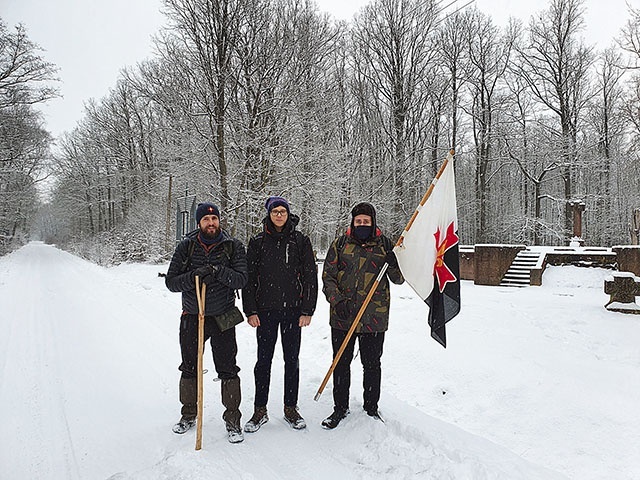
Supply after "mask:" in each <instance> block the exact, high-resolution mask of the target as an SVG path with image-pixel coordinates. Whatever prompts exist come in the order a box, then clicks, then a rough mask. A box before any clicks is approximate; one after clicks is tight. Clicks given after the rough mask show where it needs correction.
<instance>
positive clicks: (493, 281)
mask: <svg viewBox="0 0 640 480" xmlns="http://www.w3.org/2000/svg"><path fill="white" fill-rule="evenodd" d="M526 248H527V247H526V246H525V245H476V246H475V255H474V279H473V283H475V284H476V285H500V281H501V280H502V277H504V274H505V273H507V270H509V267H510V266H511V263H512V262H513V259H514V258H516V255H517V254H518V252H519V251H520V250H525V249H526Z"/></svg>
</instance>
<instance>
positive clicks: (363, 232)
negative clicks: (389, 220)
mask: <svg viewBox="0 0 640 480" xmlns="http://www.w3.org/2000/svg"><path fill="white" fill-rule="evenodd" d="M371 232H373V226H371V225H358V226H357V227H354V228H353V236H354V237H356V238H357V239H358V240H360V241H361V242H364V241H365V240H366V239H367V238H369V237H370V236H371Z"/></svg>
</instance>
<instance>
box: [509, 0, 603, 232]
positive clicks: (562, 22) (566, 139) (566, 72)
mask: <svg viewBox="0 0 640 480" xmlns="http://www.w3.org/2000/svg"><path fill="white" fill-rule="evenodd" d="M583 3H584V2H583V0H551V2H550V5H549V8H548V9H547V10H544V11H543V12H542V13H541V14H540V16H538V17H537V18H534V19H532V20H531V22H530V24H529V35H528V43H527V45H526V48H524V49H521V50H520V57H519V66H520V70H519V74H520V76H521V77H522V78H524V79H525V80H526V81H527V84H528V85H529V88H531V90H532V92H533V93H534V95H535V97H536V98H537V99H538V100H539V101H540V102H541V103H542V104H543V105H544V106H545V107H546V108H547V109H549V111H551V112H553V114H555V115H556V116H557V119H558V122H559V129H558V134H557V135H558V139H559V147H558V149H559V156H560V157H561V158H562V166H561V172H562V181H563V186H564V187H563V195H564V200H565V202H566V205H565V209H564V213H565V215H564V227H565V230H566V232H567V233H569V232H570V231H571V221H572V217H571V209H570V205H569V201H570V200H571V199H572V197H573V194H574V189H573V183H572V178H573V176H574V175H575V174H574V169H575V168H576V161H577V155H578V152H577V145H576V143H577V131H578V121H579V118H580V113H581V111H582V109H583V107H584V106H585V104H586V103H587V101H588V100H589V98H590V92H589V90H588V89H589V82H588V80H589V78H588V72H589V68H590V66H591V64H592V62H593V55H592V50H591V48H589V47H586V46H585V45H584V44H582V43H581V42H580V40H579V38H578V34H579V33H580V31H581V30H582V28H583V24H584V11H583Z"/></svg>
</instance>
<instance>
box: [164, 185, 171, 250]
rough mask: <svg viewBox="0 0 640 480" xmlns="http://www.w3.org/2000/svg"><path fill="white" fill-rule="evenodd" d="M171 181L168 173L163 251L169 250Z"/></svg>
mask: <svg viewBox="0 0 640 480" xmlns="http://www.w3.org/2000/svg"><path fill="white" fill-rule="evenodd" d="M172 183H173V175H169V193H168V194H167V218H166V220H167V222H166V228H165V231H164V251H165V252H168V251H169V229H170V226H171V223H170V221H169V218H170V217H171V184H172Z"/></svg>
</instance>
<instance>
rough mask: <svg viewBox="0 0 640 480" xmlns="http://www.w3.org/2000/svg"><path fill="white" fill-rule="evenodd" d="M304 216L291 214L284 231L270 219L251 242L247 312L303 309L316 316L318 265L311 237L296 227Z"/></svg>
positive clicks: (245, 296) (244, 293)
mask: <svg viewBox="0 0 640 480" xmlns="http://www.w3.org/2000/svg"><path fill="white" fill-rule="evenodd" d="M299 221H300V218H299V217H298V216H297V215H293V214H291V215H289V220H288V221H287V223H286V224H285V226H284V229H283V231H282V232H277V231H276V230H275V228H274V227H273V223H271V221H270V220H269V218H268V217H267V218H265V219H264V221H263V223H264V229H263V231H262V232H261V233H259V234H258V235H256V236H255V237H253V238H252V239H251V240H250V241H249V246H248V247H247V265H248V271H249V280H248V281H247V285H246V287H245V288H244V289H243V290H242V307H243V310H244V313H245V315H247V316H249V315H253V314H256V313H258V312H260V311H269V310H300V312H301V314H302V315H313V312H314V311H315V308H316V302H317V299H318V268H317V266H316V261H315V256H314V254H313V249H312V247H311V241H310V240H309V237H307V236H306V235H304V234H303V233H302V232H299V231H298V230H296V226H297V225H298V222H299Z"/></svg>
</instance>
